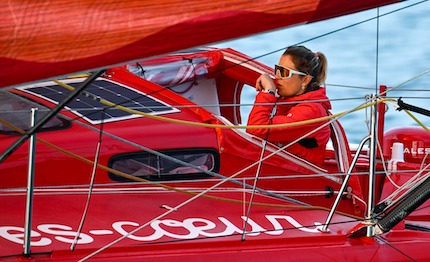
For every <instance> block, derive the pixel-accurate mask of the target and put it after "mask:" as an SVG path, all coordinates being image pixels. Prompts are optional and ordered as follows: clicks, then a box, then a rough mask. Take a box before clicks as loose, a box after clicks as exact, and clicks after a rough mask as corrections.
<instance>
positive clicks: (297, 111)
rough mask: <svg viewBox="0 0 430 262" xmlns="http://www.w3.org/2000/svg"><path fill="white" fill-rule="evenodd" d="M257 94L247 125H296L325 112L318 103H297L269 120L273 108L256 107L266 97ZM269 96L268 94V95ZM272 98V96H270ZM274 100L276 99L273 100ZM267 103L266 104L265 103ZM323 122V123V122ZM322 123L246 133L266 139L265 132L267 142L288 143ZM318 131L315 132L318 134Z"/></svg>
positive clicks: (254, 130)
mask: <svg viewBox="0 0 430 262" xmlns="http://www.w3.org/2000/svg"><path fill="white" fill-rule="evenodd" d="M262 95H266V94H259V95H257V97H256V105H254V107H253V109H252V110H251V113H250V115H249V120H248V125H269V124H275V125H276V124H287V123H297V122H300V121H305V120H310V119H315V118H319V117H322V116H325V115H326V113H325V110H324V108H323V106H322V105H319V104H318V103H299V104H297V105H295V106H293V107H291V109H290V110H289V111H288V113H287V114H286V115H285V114H279V112H277V114H275V116H274V117H273V118H272V119H270V114H271V111H272V108H273V106H267V105H265V106H261V105H260V106H258V105H257V102H258V103H260V104H261V103H263V101H264V99H266V96H264V97H262ZM268 95H270V94H268ZM272 96H273V95H272ZM273 99H275V100H276V98H273ZM266 103H267V102H266ZM324 122H325V121H324ZM324 122H315V123H311V124H306V125H303V124H298V125H293V126H288V127H282V128H271V129H270V131H268V130H269V129H266V128H261V129H247V132H248V133H250V134H253V135H256V136H258V137H261V138H266V136H267V132H269V134H268V137H267V140H269V141H271V142H274V143H288V142H291V141H294V140H295V139H297V138H299V137H301V136H303V135H304V134H306V133H308V132H310V131H312V130H314V129H315V128H317V127H319V126H320V125H322V124H323V123H324ZM318 132H319V131H317V133H318ZM316 136H318V134H315V133H314V134H311V135H309V136H307V137H316Z"/></svg>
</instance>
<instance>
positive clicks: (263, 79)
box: [255, 74, 276, 92]
mask: <svg viewBox="0 0 430 262" xmlns="http://www.w3.org/2000/svg"><path fill="white" fill-rule="evenodd" d="M255 90H257V91H263V90H272V91H273V92H276V85H275V82H274V81H273V79H272V77H271V76H270V75H269V74H262V75H261V76H260V77H259V78H258V79H257V82H256V83H255Z"/></svg>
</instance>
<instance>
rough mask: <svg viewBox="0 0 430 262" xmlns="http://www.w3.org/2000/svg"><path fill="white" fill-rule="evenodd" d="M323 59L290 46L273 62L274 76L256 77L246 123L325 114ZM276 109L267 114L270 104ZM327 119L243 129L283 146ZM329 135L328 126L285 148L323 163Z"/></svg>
mask: <svg viewBox="0 0 430 262" xmlns="http://www.w3.org/2000/svg"><path fill="white" fill-rule="evenodd" d="M326 73H327V59H326V57H325V56H324V54H322V53H320V52H318V53H313V52H312V51H310V50H309V49H307V48H306V47H304V46H291V47H288V48H287V50H285V52H284V54H283V55H282V56H281V58H280V60H279V64H278V65H275V79H272V77H270V76H269V75H268V74H263V75H261V76H260V77H259V78H258V79H257V83H256V85H255V89H256V90H257V91H259V93H258V94H257V96H256V99H255V103H254V107H253V108H252V110H251V113H250V116H249V120H248V125H269V124H286V123H294V122H299V121H305V120H311V119H315V118H320V117H324V116H327V115H328V110H329V109H331V105H330V102H329V101H328V98H327V96H326V94H325V88H324V87H323V86H322V85H324V83H325V79H326ZM275 105H276V112H275V113H274V115H273V116H271V114H272V111H273V107H274V106H275ZM326 122H327V121H320V122H315V123H308V124H306V125H297V126H288V127H282V128H271V129H267V128H262V129H247V132H248V133H250V134H253V135H256V136H259V137H261V138H263V139H267V140H268V141H270V142H272V143H277V144H280V146H282V145H286V144H288V143H290V142H292V141H294V140H296V139H298V138H300V137H302V136H303V135H305V134H307V133H308V132H311V131H313V130H314V129H315V128H318V127H320V126H321V125H323V124H324V123H326ZM329 138H330V127H329V126H328V125H327V126H325V127H323V128H322V129H320V130H318V131H316V132H314V133H312V134H309V135H307V136H305V137H304V138H302V139H300V140H299V141H298V142H297V143H294V144H293V145H291V146H290V147H288V149H287V150H288V151H290V152H291V153H293V154H296V155H298V156H300V157H302V158H304V159H306V160H308V161H310V162H312V163H314V164H317V165H322V164H323V162H324V152H325V147H326V144H327V142H328V140H329Z"/></svg>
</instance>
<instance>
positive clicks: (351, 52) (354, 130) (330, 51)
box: [213, 1, 430, 143]
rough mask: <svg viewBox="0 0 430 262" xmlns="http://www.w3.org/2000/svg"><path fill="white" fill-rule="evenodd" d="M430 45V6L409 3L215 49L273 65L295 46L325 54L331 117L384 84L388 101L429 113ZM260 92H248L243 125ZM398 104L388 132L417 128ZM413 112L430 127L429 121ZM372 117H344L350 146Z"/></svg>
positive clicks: (362, 113) (389, 111)
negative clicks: (225, 49)
mask: <svg viewBox="0 0 430 262" xmlns="http://www.w3.org/2000/svg"><path fill="white" fill-rule="evenodd" d="M378 14H379V19H376V17H377V16H378ZM429 41H430V2H429V1H406V2H402V3H400V4H393V5H389V6H386V7H381V8H379V9H373V10H369V11H364V12H360V13H356V14H352V15H348V16H343V17H340V18H333V19H330V20H326V21H321V22H316V23H313V24H308V25H300V26H295V27H290V28H285V29H281V30H277V31H273V32H269V33H263V34H258V35H254V36H250V37H246V38H241V39H237V40H233V41H228V42H223V43H218V44H214V45H213V46H217V47H231V48H233V49H235V50H237V51H240V52H242V53H245V54H247V55H249V56H251V57H257V60H258V61H260V62H263V63H265V64H267V65H270V66H271V65H273V64H275V63H277V62H278V61H279V57H280V56H281V54H282V52H283V51H284V50H285V48H286V47H288V46H290V45H297V44H300V45H305V46H306V47H308V48H310V49H311V50H312V51H314V52H316V51H320V52H323V53H324V54H325V55H326V56H327V59H328V64H329V65H328V77H327V81H326V83H327V94H328V96H329V97H330V99H331V100H332V107H333V109H332V113H340V112H345V111H347V110H351V109H353V108H355V107H357V106H359V105H361V104H363V103H365V102H366V96H368V95H371V94H375V93H376V92H377V90H376V88H375V87H377V86H379V85H386V86H388V87H389V88H394V89H393V90H392V91H390V92H389V93H388V96H389V97H392V98H394V99H398V98H399V97H401V98H402V100H403V102H405V103H408V104H412V105H415V106H419V107H422V108H425V109H428V110H430V106H429V105H430V73H429V72H428V71H429V70H430V43H429ZM277 50H278V51H277ZM275 51H276V52H275ZM426 72H427V73H426ZM420 75H421V76H420ZM255 94H256V92H255V90H254V89H253V88H252V87H248V88H246V89H245V90H244V92H243V98H242V104H243V105H244V106H242V115H243V116H244V120H245V121H244V123H246V120H247V116H248V114H249V111H250V109H251V105H252V103H253V101H254V98H255ZM395 105H396V103H391V104H388V105H387V113H386V123H385V130H388V129H391V128H395V127H400V126H417V125H418V123H417V122H416V121H415V120H413V119H412V118H411V117H410V116H408V115H407V114H406V113H405V112H404V111H399V110H396V107H395ZM413 114H414V116H416V117H417V118H418V120H419V121H421V122H422V123H423V124H425V125H426V126H427V127H430V117H427V116H423V115H420V114H417V113H413ZM368 115H369V111H368V110H367V111H366V110H364V109H363V110H359V111H357V112H354V113H350V114H348V115H346V116H344V117H342V118H340V119H339V121H340V122H341V124H342V125H343V127H344V128H345V130H346V132H347V136H348V139H349V142H351V143H359V142H360V141H361V140H362V139H363V138H364V137H365V136H366V135H367V134H368V132H369V131H368V122H369V117H368Z"/></svg>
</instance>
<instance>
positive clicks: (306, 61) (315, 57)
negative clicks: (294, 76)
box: [282, 46, 327, 92]
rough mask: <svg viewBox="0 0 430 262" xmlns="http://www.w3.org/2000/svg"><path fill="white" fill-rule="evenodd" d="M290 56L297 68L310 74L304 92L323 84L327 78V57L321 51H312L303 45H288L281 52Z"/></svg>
mask: <svg viewBox="0 0 430 262" xmlns="http://www.w3.org/2000/svg"><path fill="white" fill-rule="evenodd" d="M282 55H283V56H285V55H289V56H291V58H292V61H293V63H294V65H295V66H296V68H297V70H299V71H301V72H304V73H307V74H308V75H310V76H312V80H311V81H310V82H309V84H308V86H307V87H306V92H308V91H314V90H317V89H319V88H320V86H321V85H324V84H325V80H326V78H327V58H326V57H325V55H324V54H323V53H321V52H316V53H314V52H312V51H311V50H309V49H308V48H306V47H304V46H290V47H288V48H287V50H285V52H284V53H283V54H282Z"/></svg>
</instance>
